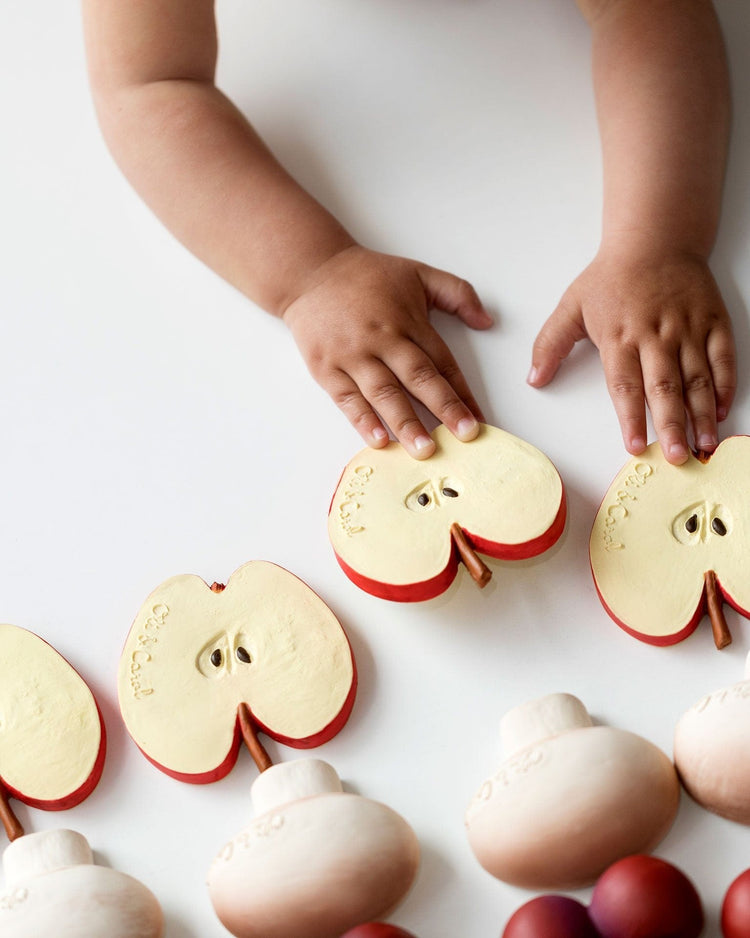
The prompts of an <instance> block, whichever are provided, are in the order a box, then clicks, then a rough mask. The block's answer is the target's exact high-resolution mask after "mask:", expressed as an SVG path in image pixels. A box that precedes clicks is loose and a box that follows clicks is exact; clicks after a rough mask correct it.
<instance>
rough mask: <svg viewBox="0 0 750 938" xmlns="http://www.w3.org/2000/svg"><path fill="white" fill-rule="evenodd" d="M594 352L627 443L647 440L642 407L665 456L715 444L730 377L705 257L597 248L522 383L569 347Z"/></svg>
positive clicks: (723, 327) (674, 457) (732, 371)
mask: <svg viewBox="0 0 750 938" xmlns="http://www.w3.org/2000/svg"><path fill="white" fill-rule="evenodd" d="M586 337H588V338H590V339H591V341H592V342H593V343H594V345H596V347H597V348H598V349H599V353H600V355H601V359H602V364H603V366H604V373H605V377H606V380H607V387H608V388H609V393H610V396H611V397H612V401H613V403H614V406H615V411H616V412H617V417H618V419H619V422H620V429H621V431H622V437H623V441H624V443H625V448H626V449H627V450H628V452H630V453H633V454H634V455H637V454H638V453H641V452H643V450H644V449H645V447H646V439H647V431H646V409H645V405H646V404H648V406H649V409H650V411H651V417H652V420H653V424H654V429H655V430H656V434H657V437H658V439H659V442H660V443H661V446H662V449H663V451H664V455H665V457H666V459H667V460H668V461H669V462H671V463H674V464H679V463H683V462H685V460H686V459H687V458H688V436H687V433H688V430H689V431H691V432H692V442H693V445H694V446H695V448H696V449H699V450H704V451H706V452H712V451H713V450H714V449H715V448H716V446H717V444H718V439H719V437H718V430H717V421H721V420H724V418H725V417H726V415H727V413H728V411H729V407H730V406H731V403H732V399H733V397H734V392H735V388H736V383H737V377H736V362H735V350H734V340H733V337H732V327H731V323H730V320H729V316H728V314H727V311H726V309H725V307H724V303H723V301H722V298H721V295H720V293H719V290H718V287H717V286H716V283H715V281H714V279H713V277H712V275H711V272H710V270H709V269H708V265H707V263H706V262H705V261H704V260H703V259H701V258H699V257H696V256H693V255H687V254H674V255H670V256H667V257H664V258H662V259H656V258H653V257H641V258H634V257H632V256H628V255H625V254H614V255H613V254H606V253H603V252H600V253H599V255H598V256H597V257H596V259H595V260H594V261H593V262H592V263H591V264H590V266H589V267H587V268H586V270H584V271H583V273H582V274H581V275H580V276H579V277H578V279H577V280H575V281H574V283H573V284H572V285H571V286H570V287H569V288H568V290H567V291H566V293H565V294H564V296H563V298H562V300H561V301H560V304H559V305H558V307H557V309H556V310H555V311H554V312H553V313H552V315H551V316H550V317H549V319H548V320H547V322H546V323H545V324H544V326H543V327H542V329H541V331H540V333H539V335H538V336H537V338H536V341H535V343H534V350H533V355H532V367H531V373H530V374H529V379H528V380H529V383H530V384H531V385H533V386H534V387H542V386H543V385H545V384H547V383H548V382H549V381H551V380H552V378H553V377H554V375H555V373H556V371H557V369H558V367H559V366H560V363H561V362H562V360H563V359H564V358H566V357H567V356H568V354H569V353H570V351H571V349H572V348H573V346H574V344H575V343H576V342H578V341H579V340H580V339H583V338H586Z"/></svg>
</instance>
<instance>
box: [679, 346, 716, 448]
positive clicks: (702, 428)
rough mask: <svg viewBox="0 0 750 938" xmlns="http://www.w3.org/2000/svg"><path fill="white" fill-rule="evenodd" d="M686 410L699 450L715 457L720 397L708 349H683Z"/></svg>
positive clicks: (683, 385) (681, 355)
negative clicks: (716, 393)
mask: <svg viewBox="0 0 750 938" xmlns="http://www.w3.org/2000/svg"><path fill="white" fill-rule="evenodd" d="M680 365H681V368H682V387H683V394H684V400H685V408H686V410H687V412H688V416H689V418H690V423H691V425H692V428H693V438H694V440H695V446H696V448H697V449H699V450H703V451H705V452H707V453H712V452H713V451H714V450H715V449H716V447H717V446H718V443H719V430H718V427H717V426H716V395H715V393H714V382H713V378H712V376H711V370H710V368H709V366H708V360H707V359H706V353H705V350H704V349H702V348H701V349H696V348H688V347H683V348H682V350H681V353H680Z"/></svg>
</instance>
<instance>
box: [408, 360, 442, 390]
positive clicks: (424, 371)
mask: <svg viewBox="0 0 750 938" xmlns="http://www.w3.org/2000/svg"><path fill="white" fill-rule="evenodd" d="M437 377H438V372H437V369H436V368H435V366H434V365H432V364H424V365H417V366H416V367H414V368H412V369H411V371H410V372H409V377H408V385H409V387H412V388H414V389H415V390H417V391H419V390H420V389H422V388H424V387H427V386H428V385H430V384H432V382H433V381H434V380H435V378H437Z"/></svg>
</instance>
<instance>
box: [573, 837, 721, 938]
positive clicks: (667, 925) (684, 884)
mask: <svg viewBox="0 0 750 938" xmlns="http://www.w3.org/2000/svg"><path fill="white" fill-rule="evenodd" d="M589 916H590V918H591V921H592V922H593V923H594V925H595V927H596V930H597V931H598V932H599V934H600V935H601V936H602V938H664V936H669V938H698V936H699V935H700V934H701V932H702V931H703V922H704V918H703V907H702V905H701V900H700V897H699V896H698V893H697V892H696V890H695V887H694V886H693V884H692V883H691V882H690V880H689V879H688V878H687V876H685V874H684V873H683V872H681V871H680V870H678V869H677V867H676V866H672V864H671V863H667V862H666V860H660V859H658V858H657V857H651V856H642V855H636V856H631V857H625V859H624V860H618V862H617V863H613V864H612V866H610V867H609V868H608V869H607V870H606V871H605V872H604V873H603V874H602V875H601V876H600V877H599V880H598V881H597V883H596V886H594V892H593V894H592V896H591V904H590V906H589Z"/></svg>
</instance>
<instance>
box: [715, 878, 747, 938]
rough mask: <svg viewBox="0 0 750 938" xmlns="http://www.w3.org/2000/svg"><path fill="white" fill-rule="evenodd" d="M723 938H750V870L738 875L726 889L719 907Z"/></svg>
mask: <svg viewBox="0 0 750 938" xmlns="http://www.w3.org/2000/svg"><path fill="white" fill-rule="evenodd" d="M721 933H722V935H723V936H724V938H750V870H745V872H744V873H740V875H739V876H738V877H737V879H735V880H734V882H733V883H732V884H731V885H730V887H729V889H727V892H726V895H725V896H724V902H723V903H722V906H721Z"/></svg>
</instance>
